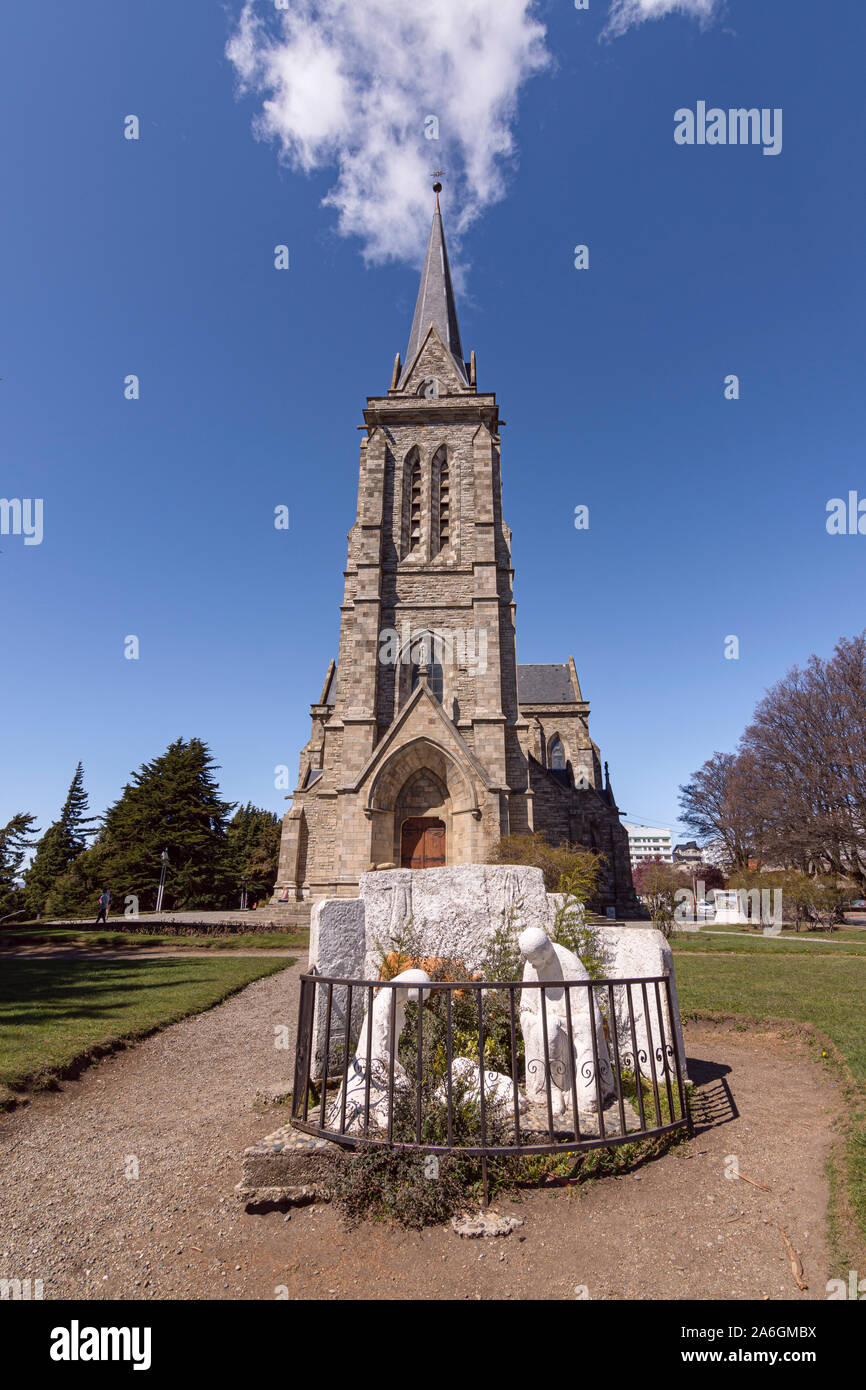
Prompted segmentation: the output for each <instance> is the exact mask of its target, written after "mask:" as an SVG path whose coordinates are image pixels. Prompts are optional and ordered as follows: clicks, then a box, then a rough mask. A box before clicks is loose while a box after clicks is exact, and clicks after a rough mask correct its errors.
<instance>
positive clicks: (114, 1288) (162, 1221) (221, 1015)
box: [0, 952, 303, 1298]
mask: <svg viewBox="0 0 866 1390" xmlns="http://www.w3.org/2000/svg"><path fill="white" fill-rule="evenodd" d="M232 954H234V952H232ZM269 954H270V953H269ZM12 968H14V967H12ZM302 968H303V967H302V965H301V963H300V962H299V963H298V964H296V965H294V966H290V967H289V968H288V969H287V970H285V971H281V972H279V973H278V974H276V975H272V976H270V977H269V978H268V979H265V980H259V981H257V982H256V983H254V984H251V985H249V986H248V987H247V988H246V989H244V990H242V991H241V992H240V993H239V994H235V995H233V996H232V997H231V998H230V999H228V1000H226V1002H225V1003H224V1004H221V1005H219V1006H218V1007H217V1008H215V1009H211V1010H209V1011H208V1012H206V1013H202V1014H197V1015H196V1016H194V1017H193V1018H189V1019H185V1020H184V1021H183V1022H181V1023H178V1024H174V1025H173V1026H172V1027H170V1028H167V1029H166V1030H165V1031H164V1032H162V1033H158V1034H156V1035H155V1036H154V1037H152V1038H148V1039H147V1040H145V1041H144V1042H142V1043H140V1044H138V1045H137V1046H136V1047H133V1048H130V1049H128V1050H127V1051H124V1052H120V1053H117V1054H115V1055H114V1056H112V1057H109V1058H105V1059H104V1060H103V1061H101V1062H100V1063H99V1065H98V1066H96V1067H92V1068H90V1069H89V1070H87V1071H86V1072H84V1073H82V1075H81V1077H80V1079H79V1080H77V1081H71V1082H70V1081H65V1082H63V1083H62V1090H61V1091H60V1092H59V1093H58V1092H53V1093H47V1094H43V1095H38V1096H36V1097H35V1098H34V1100H33V1101H32V1102H31V1103H30V1104H29V1105H27V1106H26V1107H24V1108H19V1109H17V1110H14V1111H12V1112H10V1113H8V1114H5V1115H0V1277H4V1278H27V1277H30V1278H32V1279H42V1280H43V1281H44V1296H45V1297H46V1298H120V1297H132V1298H137V1297H153V1298H183V1297H190V1296H192V1297H204V1298H218V1297H225V1296H231V1297H238V1296H241V1297H242V1296H244V1294H245V1293H246V1292H247V1282H246V1276H245V1275H243V1277H239V1273H238V1271H237V1270H236V1269H235V1265H237V1264H238V1263H239V1260H240V1259H241V1255H240V1250H239V1247H240V1246H243V1245H244V1244H245V1243H247V1241H246V1240H245V1236H244V1232H243V1231H241V1230H239V1227H241V1226H242V1225H243V1223H244V1221H248V1220H249V1218H246V1217H244V1215H243V1208H242V1207H241V1206H240V1204H239V1202H238V1200H237V1198H236V1197H235V1196H234V1195H233V1192H232V1189H233V1187H234V1184H235V1183H236V1182H237V1181H238V1178H239V1169H240V1156H241V1154H242V1152H243V1149H244V1148H245V1147H246V1145H247V1144H249V1143H251V1142H253V1141H254V1140H255V1139H256V1138H258V1137H259V1136H260V1135H261V1133H262V1132H263V1131H264V1130H266V1129H267V1128H268V1124H269V1122H270V1120H271V1118H272V1112H271V1113H268V1111H267V1110H266V1109H265V1108H264V1107H262V1106H259V1105H257V1103H256V1101H255V1092H256V1088H257V1086H259V1085H261V1084H263V1083H271V1082H278V1081H283V1080H286V1079H290V1078H291V1072H292V1063H293V1057H294V1033H295V1016H296V1011H297V1002H296V1000H297V995H296V990H295V989H294V988H293V985H294V982H295V980H296V978H297V976H298V975H299V974H300V972H301V970H302ZM278 1027H285V1028H286V1029H287V1030H288V1031H287V1033H286V1034H283V1035H281V1036H280V1038H279V1041H280V1042H285V1043H287V1045H288V1048H289V1049H291V1050H286V1049H285V1048H278V1047H276V1046H275V1040H276V1034H275V1028H278ZM136 1162H137V1166H138V1177H137V1178H136V1177H134V1176H130V1177H127V1176H126V1173H127V1172H129V1173H134V1172H135V1163H136ZM247 1240H248V1238H247ZM194 1246H198V1247H199V1250H198V1251H196V1250H195V1249H193V1248H192V1247H194ZM244 1263H245V1264H246V1260H245V1261H244Z"/></svg>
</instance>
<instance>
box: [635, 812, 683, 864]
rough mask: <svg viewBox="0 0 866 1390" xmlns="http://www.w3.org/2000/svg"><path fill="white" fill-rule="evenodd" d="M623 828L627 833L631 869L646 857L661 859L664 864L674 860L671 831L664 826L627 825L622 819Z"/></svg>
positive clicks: (641, 862)
mask: <svg viewBox="0 0 866 1390" xmlns="http://www.w3.org/2000/svg"><path fill="white" fill-rule="evenodd" d="M623 828H624V829H625V831H626V832H627V834H628V847H629V853H630V855H631V866H632V868H633V869H636V868H637V866H638V864H643V863H644V862H645V861H646V860H647V859H661V861H662V862H663V863H664V864H672V863H673V862H674V856H673V850H672V848H671V832H670V830H669V829H668V828H667V827H666V826H661V825H629V824H628V822H626V821H624V822H623Z"/></svg>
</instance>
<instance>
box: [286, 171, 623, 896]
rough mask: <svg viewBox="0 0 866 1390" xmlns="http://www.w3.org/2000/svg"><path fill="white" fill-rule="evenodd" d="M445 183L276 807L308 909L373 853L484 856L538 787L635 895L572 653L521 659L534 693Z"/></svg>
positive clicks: (522, 818)
mask: <svg viewBox="0 0 866 1390" xmlns="http://www.w3.org/2000/svg"><path fill="white" fill-rule="evenodd" d="M434 190H435V193H436V206H435V211H434V214H433V223H432V227H431V229H430V238H429V241H428V244H427V254H426V257H425V261H424V269H423V271H422V274H421V284H420V288H419V291H418V300H417V304H416V307H415V314H414V318H413V320H412V327H411V331H410V334H409V343H408V346H407V349H406V354H405V357H404V358H401V357H400V355H399V354H398V355H397V358H396V360H395V362H394V369H393V374H392V377H391V386H390V389H389V390H388V393H387V395H383V396H371V397H368V399H367V408H366V410H365V411H364V422H365V428H366V435H365V437H364V438H363V439H362V441H361V459H360V472H359V481H358V508H357V516H356V520H355V524H354V525H353V527H352V529H351V531H350V532H349V537H348V560H347V564H346V571H345V594H344V599H343V604H342V607H341V620H340V640H339V648H338V655H337V660H336V662H335V663H334V662H332V663H331V666H330V668H329V670H328V673H327V676H326V679H325V683H324V686H323V688H322V692H321V695H320V697H319V702H318V703H317V704H314V705H313V706H312V707H311V715H312V734H311V738H310V741H309V743H308V744H307V745H306V747H305V748H304V749H303V751H302V753H301V764H300V775H299V782H298V786H297V788H296V791H295V793H294V796H293V804H292V808H291V810H290V811H289V812H288V814H287V815H286V817H285V819H284V822H283V833H282V845H281V852H280V866H279V874H278V879H277V885H276V889H275V896H274V904H275V905H282V907H283V909H284V913H285V915H287V916H289V917H291V918H294V920H297V921H305V920H307V919H308V917H309V908H310V902H311V901H312V900H316V899H319V898H323V897H328V898H334V897H341V896H346V897H355V896H357V893H358V882H359V878H360V875H361V874H362V873H365V872H367V871H369V870H372V869H376V868H394V867H400V866H404V867H412V868H427V867H434V866H438V865H443V864H468V863H482V862H486V861H487V860H488V859H489V857H490V851H491V849H492V847H493V846H494V845H495V844H496V842H497V841H498V839H499V838H500V836H502V835H505V834H508V833H515V832H521V831H527V830H531V829H533V828H536V827H537V826H538V824H539V818H538V817H537V815H536V814H535V812H534V802H535V801H536V799H537V798H538V797H539V794H540V799H541V801H542V802H543V803H544V805H545V813H544V815H543V816H542V817H541V820H542V821H543V822H545V828H546V823H547V822H548V821H549V822H550V824H551V830H552V831H553V835H552V838H556V839H560V840H562V839H567V840H573V841H574V842H580V843H585V844H587V845H590V846H593V847H597V848H599V849H601V850H602V852H604V853H605V855H606V858H609V859H610V869H609V871H608V873H607V874H606V877H607V878H608V879H609V880H610V883H609V884H606V892H605V897H606V898H609V899H610V902H611V904H612V905H615V906H617V907H623V908H625V907H626V905H627V906H628V907H631V906H632V904H633V891H632V885H631V873H630V869H629V859H628V840H627V836H626V832H625V831H624V830H623V828H622V826H621V825H620V823H619V818H618V814H619V813H618V812H617V810H616V806H615V803H614V802H613V793H612V792H611V791H610V788H609V783H608V784H607V789H606V790H605V787H602V786H601V774H600V767H599V759H598V750H597V749H595V747H594V745H593V744H592V743H591V741H590V739H589V734H588V723H587V721H588V713H589V706H588V705H586V704H585V703H584V702H583V699H582V695H581V693H580V687H579V685H578V683H577V675H576V672H575V670H574V663H573V662H570V664H569V666H568V667H566V666H541V667H539V666H533V667H525V668H522V670H523V671H524V672H526V673H528V677H527V679H528V688H527V692H526V694H527V700H528V708H527V709H526V710H523V709H522V708H521V698H522V697H521V694H520V693H519V683H520V684H523V682H524V677H523V676H522V675H521V673H520V672H519V670H518V667H517V659H516V639H515V605H514V597H513V570H512V568H511V532H510V530H509V528H508V526H507V525H506V524H505V521H504V519H503V516H502V484H501V474H500V419H499V409H498V406H497V403H496V397H495V395H493V394H491V393H486V392H480V391H479V390H478V387H477V384H476V367H475V354H474V353H472V354H471V356H470V358H469V361H468V362H467V361H465V360H464V354H463V348H462V345H461V340H460V329H459V326H458V321H457V309H456V305H455V300H454V290H453V286H452V282H451V272H450V268H449V265H448V253H447V250H446V246H445V233H444V229H443V225H442V216H441V212H440V209H439V192H440V186H439V185H438V184H437V185H434ZM572 675H573V680H572ZM554 764H556V765H555V766H554ZM560 764H561V766H560ZM548 783H549V785H548ZM536 784H537V785H536ZM589 799H591V801H592V802H594V803H598V804H597V805H596V806H591V805H590V804H589ZM548 802H549V803H550V805H549V806H548ZM577 803H580V804H577ZM593 812H594V813H595V814H593ZM599 813H600V814H599ZM599 820H601V821H603V822H605V827H604V828H605V833H603V834H601V836H599V828H598V825H597V824H596V822H599ZM590 822H592V823H593V825H592V828H591V827H590ZM616 832H619V833H618V835H617V834H616ZM581 837H584V838H581ZM599 839H600V840H601V841H603V843H600V842H599V843H595V842H598V841H599ZM611 851H615V852H614V853H613V854H611ZM617 874H618V875H619V879H620V881H621V891H620V883H618V882H617V881H616V880H617ZM626 880H627V882H626ZM620 900H621V901H620Z"/></svg>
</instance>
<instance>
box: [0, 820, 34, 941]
mask: <svg viewBox="0 0 866 1390" xmlns="http://www.w3.org/2000/svg"><path fill="white" fill-rule="evenodd" d="M38 833H39V832H38V831H37V829H36V817H35V816H31V815H28V814H27V812H26V811H19V812H18V813H17V815H14V816H13V817H12V819H11V820H10V821H8V822H7V824H6V825H4V826H3V827H2V828H0V917H7V916H9V915H11V914H12V913H17V912H19V911H20V910H21V908H25V907H26V902H25V898H24V892H23V889H22V888H21V886H20V880H21V865H22V864H23V863H24V859H25V856H26V854H27V851H28V849H32V847H33V845H35V843H36V839H35V837H36V835H37V834H38Z"/></svg>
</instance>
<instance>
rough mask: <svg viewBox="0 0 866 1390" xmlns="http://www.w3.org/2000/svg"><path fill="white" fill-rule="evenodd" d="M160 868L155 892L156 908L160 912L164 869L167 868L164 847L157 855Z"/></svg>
mask: <svg viewBox="0 0 866 1390" xmlns="http://www.w3.org/2000/svg"><path fill="white" fill-rule="evenodd" d="M159 858H160V861H161V863H162V868H161V869H160V871H159V888H158V890H157V894H156V910H157V912H162V895H163V892H164V891H165V871H166V869H167V868H168V850H167V849H164V850H163V851H162V854H161V855H160V856H159Z"/></svg>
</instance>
